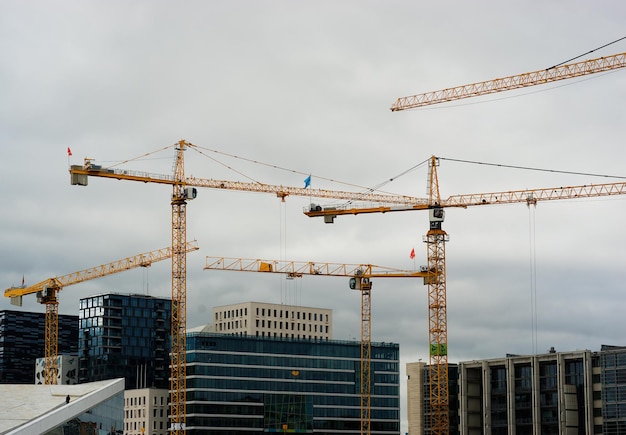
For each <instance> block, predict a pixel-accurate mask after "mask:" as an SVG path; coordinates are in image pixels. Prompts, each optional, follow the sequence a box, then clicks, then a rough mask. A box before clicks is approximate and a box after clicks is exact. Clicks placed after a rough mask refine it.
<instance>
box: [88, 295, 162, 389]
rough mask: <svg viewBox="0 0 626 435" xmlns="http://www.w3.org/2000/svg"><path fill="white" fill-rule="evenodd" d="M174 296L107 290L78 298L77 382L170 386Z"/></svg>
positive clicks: (140, 386) (129, 385)
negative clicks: (107, 292) (114, 381)
mask: <svg viewBox="0 0 626 435" xmlns="http://www.w3.org/2000/svg"><path fill="white" fill-rule="evenodd" d="M171 312H172V308H171V300H170V299H162V298H155V297H151V296H144V295H124V294H116V293H109V294H104V295H98V296H91V297H88V298H83V299H81V300H80V312H79V317H80V327H79V340H78V348H79V349H78V351H79V382H81V383H82V382H94V381H100V380H105V379H114V378H124V379H125V381H126V388H127V389H134V388H146V387H155V388H168V387H169V351H170V347H171V344H170V343H171V338H170V331H171Z"/></svg>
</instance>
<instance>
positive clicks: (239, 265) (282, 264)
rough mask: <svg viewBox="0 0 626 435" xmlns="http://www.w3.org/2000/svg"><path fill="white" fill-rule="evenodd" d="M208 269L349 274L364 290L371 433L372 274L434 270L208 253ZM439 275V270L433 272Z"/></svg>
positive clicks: (365, 433)
mask: <svg viewBox="0 0 626 435" xmlns="http://www.w3.org/2000/svg"><path fill="white" fill-rule="evenodd" d="M206 260H207V261H206V266H205V267H204V269H205V270H207V269H210V270H233V271H240V272H273V273H283V274H286V275H287V276H288V277H291V278H299V277H302V276H303V275H316V276H320V275H321V276H345V277H350V288H351V289H352V290H359V291H360V292H361V355H360V376H359V398H360V411H361V416H360V419H361V420H360V421H361V435H369V434H370V433H371V397H372V395H371V385H372V384H371V381H372V375H371V366H372V334H371V332H372V310H371V308H372V305H371V297H372V281H371V278H418V277H420V278H426V277H429V276H432V275H433V273H432V272H429V271H427V270H426V269H425V268H422V270H420V271H403V270H399V269H393V268H388V267H382V266H375V265H371V264H359V265H355V264H344V263H324V262H322V263H320V262H297V261H278V260H259V259H256V260H252V259H242V258H226V257H207V258H206ZM434 275H436V276H438V274H434Z"/></svg>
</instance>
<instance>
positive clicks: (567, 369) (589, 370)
mask: <svg viewBox="0 0 626 435" xmlns="http://www.w3.org/2000/svg"><path fill="white" fill-rule="evenodd" d="M624 355H626V352H625V353H624ZM609 359H612V357H611V356H609V355H602V353H600V354H596V353H592V352H591V351H589V350H581V351H574V352H556V351H554V350H551V351H550V352H548V353H546V354H541V355H507V356H506V357H505V358H496V359H489V360H482V361H470V362H462V363H460V364H459V376H460V380H459V384H460V391H459V397H460V416H461V418H460V423H461V433H462V434H468V435H470V434H483V433H486V432H489V433H491V434H493V435H504V434H510V433H511V430H514V433H516V434H537V435H539V434H568V435H570V434H572V435H573V434H593V433H604V434H610V433H615V434H617V433H620V432H612V431H604V430H603V428H602V418H601V417H600V416H601V414H602V413H603V411H602V408H601V406H602V405H601V399H603V396H604V395H605V392H602V393H601V391H602V389H603V386H602V385H601V384H600V380H601V377H603V376H606V374H607V373H608V372H609V371H613V373H615V372H614V369H615V366H614V365H610V364H609V366H610V367H607V369H609V370H603V369H602V368H601V367H599V365H598V362H600V361H601V360H604V361H608V360H609ZM612 362H615V359H613V361H612ZM622 370H626V361H625V362H624V365H623V367H622ZM602 372H604V374H603V373H602ZM596 381H597V382H596ZM624 382H625V385H626V378H625V379H624ZM623 403H624V404H626V397H625V398H624V400H623ZM615 409H616V411H617V407H616V408H615ZM598 417H600V418H598ZM623 421H626V415H624V417H623Z"/></svg>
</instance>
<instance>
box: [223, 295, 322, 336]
mask: <svg viewBox="0 0 626 435" xmlns="http://www.w3.org/2000/svg"><path fill="white" fill-rule="evenodd" d="M211 329H212V330H213V331H214V332H217V333H222V334H234V335H252V336H256V337H281V338H294V339H299V338H300V339H313V340H331V339H332V338H333V312H332V310H330V309H327V308H313V307H301V306H294V305H283V304H269V303H265V302H243V303H239V304H232V305H224V306H221V307H215V308H213V325H212V328H211Z"/></svg>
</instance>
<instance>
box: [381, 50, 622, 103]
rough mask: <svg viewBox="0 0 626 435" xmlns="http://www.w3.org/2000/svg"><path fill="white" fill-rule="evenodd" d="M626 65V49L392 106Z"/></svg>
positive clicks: (428, 94)
mask: <svg viewBox="0 0 626 435" xmlns="http://www.w3.org/2000/svg"><path fill="white" fill-rule="evenodd" d="M625 66H626V53H619V54H614V55H611V56H604V57H600V58H597V59H589V60H585V61H582V62H576V63H570V64H565V65H560V66H554V67H552V68H547V69H542V70H539V71H533V72H528V73H524V74H517V75H514V76H508V77H502V78H498V79H493V80H487V81H483V82H477V83H471V84H468V85H463V86H455V87H452V88H446V89H441V90H439V91H433V92H426V93H423V94H417V95H412V96H408V97H400V98H398V99H397V100H396V101H395V102H394V103H393V105H392V106H391V111H392V112H398V111H401V110H408V109H416V108H418V107H424V106H430V105H433V104H439V103H445V102H447V101H455V100H462V99H464V98H471V97H478V96H481V95H487V94H494V93H497V92H503V91H509V90H512V89H519V88H526V87H529V86H535V85H541V84H545V83H550V82H555V81H559V80H565V79H571V78H575V77H582V76H586V75H590V74H595V73H599V72H605V71H611V70H615V69H618V68H623V67H625Z"/></svg>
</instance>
